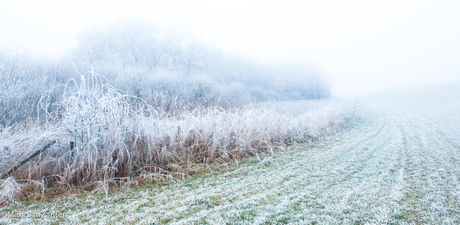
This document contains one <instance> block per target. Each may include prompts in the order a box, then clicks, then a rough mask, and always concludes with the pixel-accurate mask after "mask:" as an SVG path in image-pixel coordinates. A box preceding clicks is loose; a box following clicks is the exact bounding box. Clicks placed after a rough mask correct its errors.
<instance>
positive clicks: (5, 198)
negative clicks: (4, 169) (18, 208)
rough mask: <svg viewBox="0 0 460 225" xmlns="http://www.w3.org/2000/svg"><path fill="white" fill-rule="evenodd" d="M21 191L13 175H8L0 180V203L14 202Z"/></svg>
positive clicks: (8, 203)
mask: <svg viewBox="0 0 460 225" xmlns="http://www.w3.org/2000/svg"><path fill="white" fill-rule="evenodd" d="M20 192H21V186H20V185H19V184H18V183H17V182H16V179H14V177H8V178H6V179H5V180H0V204H2V205H10V204H16V203H17V202H16V200H15V199H16V197H17V196H18V195H19V193H20Z"/></svg>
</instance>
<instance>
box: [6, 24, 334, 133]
mask: <svg viewBox="0 0 460 225" xmlns="http://www.w3.org/2000/svg"><path fill="white" fill-rule="evenodd" d="M90 70H93V71H94V72H95V73H97V74H101V75H103V76H104V77H105V78H106V79H107V83H108V84H110V85H112V86H113V87H115V88H116V89H117V90H118V91H120V92H121V93H123V94H128V95H133V96H136V97H141V98H143V99H145V100H147V101H148V102H149V103H151V104H152V105H162V106H165V105H167V104H165V102H174V104H175V105H183V106H192V107H193V106H197V105H202V106H203V105H204V106H210V105H213V104H214V105H215V104H222V103H228V102H252V101H265V100H296V99H317V98H324V97H328V96H329V85H328V83H327V81H326V80H325V79H323V78H322V77H321V76H319V75H318V74H316V73H315V72H314V71H313V70H312V69H310V68H309V67H307V66H305V65H303V64H260V63H258V62H257V61H255V60H253V59H251V58H248V57H241V56H238V55H235V54H230V53H225V52H223V51H221V50H220V49H218V48H216V47H213V46H211V45H209V44H206V43H204V42H202V41H200V40H199V39H197V38H195V37H194V36H193V35H192V34H190V32H188V31H187V30H186V29H182V28H162V27H159V26H157V25H155V24H154V23H148V22H142V21H137V20H122V21H118V22H116V23H113V24H109V25H107V26H105V27H98V28H94V29H91V30H88V31H86V32H84V33H82V34H81V35H80V36H79V44H78V46H77V47H76V48H74V49H71V50H69V51H68V52H67V53H66V54H65V55H64V56H62V57H61V58H60V59H49V58H44V57H41V58H38V57H33V56H30V55H28V54H24V53H20V52H19V51H12V50H11V49H2V50H1V51H0V81H1V82H0V124H1V125H0V126H3V127H4V126H11V125H13V124H14V123H15V122H17V121H24V120H26V119H27V118H31V117H32V118H33V117H34V116H36V115H37V108H39V107H37V103H38V101H39V99H40V97H41V95H42V93H44V92H45V91H47V90H50V89H52V88H54V87H56V86H58V85H63V84H65V82H66V81H67V80H68V79H70V78H75V79H76V80H78V78H79V76H80V75H81V74H84V73H85V72H87V71H90ZM56 88H58V89H59V88H61V89H62V86H61V87H56ZM53 93H54V96H52V98H48V100H49V101H50V102H49V104H47V106H48V107H50V108H49V109H46V110H48V111H50V110H53V105H54V103H56V102H58V101H59V99H60V98H62V96H61V95H60V92H56V91H54V92H53ZM47 97H49V96H47Z"/></svg>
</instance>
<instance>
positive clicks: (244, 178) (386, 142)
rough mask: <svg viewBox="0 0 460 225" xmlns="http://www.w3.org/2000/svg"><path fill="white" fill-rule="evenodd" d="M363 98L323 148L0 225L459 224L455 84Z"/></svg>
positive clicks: (39, 210)
mask: <svg viewBox="0 0 460 225" xmlns="http://www.w3.org/2000/svg"><path fill="white" fill-rule="evenodd" d="M366 100H367V101H368V103H369V105H370V107H371V108H372V110H373V113H371V115H370V116H369V117H368V119H366V120H365V121H363V122H362V123H360V124H359V125H357V126H354V127H352V128H348V129H346V130H344V131H342V132H340V133H337V134H335V135H333V136H331V138H330V139H328V140H322V141H320V142H315V143H312V144H309V145H302V146H299V145H298V146H294V147H292V148H291V149H290V150H289V151H284V152H280V153H278V154H276V155H274V156H268V157H266V158H265V159H263V160H262V161H258V160H255V159H246V160H244V161H245V162H246V163H243V164H242V165H240V166H238V167H236V169H231V170H229V171H227V172H225V173H216V174H214V175H209V176H203V177H200V178H194V179H191V180H186V181H184V183H181V182H177V183H173V184H171V185H169V186H162V187H145V188H141V189H131V190H126V191H123V192H118V193H116V194H109V195H108V196H107V197H106V196H105V195H99V194H96V195H89V196H87V197H84V198H77V197H75V196H69V197H65V198H62V199H59V200H56V201H54V202H51V203H45V202H34V203H33V204H31V205H28V206H26V205H22V206H10V207H5V208H2V209H0V213H1V214H0V215H1V216H2V218H0V223H14V222H16V223H23V224H27V223H29V222H31V221H35V222H43V223H45V224H46V223H50V222H61V223H62V222H67V223H72V222H74V223H75V224H80V223H87V224H97V223H101V224H103V223H106V224H113V223H125V224H131V223H133V224H152V223H154V224H167V223H170V224H189V223H195V224H206V223H207V224H264V223H268V224H285V223H294V224H295V223H297V224H305V223H307V224H310V223H314V222H318V223H319V224H337V223H344V224H354V223H364V224H387V223H396V224H457V223H460V180H459V177H460V84H448V85H435V86H429V87H414V88H405V89H394V90H389V91H387V92H382V93H379V94H376V95H375V96H371V97H369V98H368V99H366ZM7 213H12V214H10V215H16V216H17V217H10V216H8V215H7ZM21 215H29V216H28V217H27V216H26V217H24V216H23V217H20V216H21ZM30 215H32V216H30ZM56 215H57V216H56ZM33 216H35V217H33ZM46 216H48V217H46Z"/></svg>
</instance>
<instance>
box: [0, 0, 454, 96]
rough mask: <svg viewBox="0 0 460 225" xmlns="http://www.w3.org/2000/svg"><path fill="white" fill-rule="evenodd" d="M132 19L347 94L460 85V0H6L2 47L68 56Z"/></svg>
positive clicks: (0, 13) (1, 9) (0, 11)
mask: <svg viewBox="0 0 460 225" xmlns="http://www.w3.org/2000/svg"><path fill="white" fill-rule="evenodd" d="M132 15H134V16H137V17H139V18H142V19H145V20H147V21H156V22H158V23H159V24H161V25H164V26H170V25H175V24H181V25H187V26H189V27H190V29H191V30H192V31H193V32H195V34H197V36H199V37H202V38H203V39H204V40H206V41H208V42H210V43H212V44H214V45H216V46H219V47H221V48H222V49H224V50H227V51H234V52H240V53H244V54H248V55H252V56H253V57H254V58H256V59H259V60H260V61H263V62H270V61H302V62H307V63H308V64H313V65H316V66H318V67H319V68H321V70H322V71H323V72H325V73H327V74H330V75H331V76H332V77H333V80H334V83H333V94H334V95H337V96H342V97H352V96H360V95H363V94H367V93H371V92H374V91H377V90H381V89H384V88H387V87H393V86H402V85H412V84H425V83H435V82H446V81H454V80H456V81H458V80H460V1H459V0H452V1H442V0H438V1H426V0H417V1H412V0H411V1H409V0H381V1H370V0H342V1H332V0H321V1H319V0H315V1H313V0H305V1H289V0H283V1H268V0H265V1H249V0H232V1H218V0H212V1H203V0H199V1H190V0H183V1H178V0H167V1H141V0H130V1H129V3H128V1H114V0H112V1H95V0H80V1H65V0H56V1H49V0H40V1H24V0H15V1H6V0H5V1H3V2H2V3H1V4H0V45H2V46H4V45H10V44H12V43H15V44H17V45H19V46H23V47H25V48H28V49H31V50H33V51H38V52H42V53H46V54H61V53H62V52H63V51H64V50H65V49H66V48H68V47H70V46H73V45H75V44H76V38H75V37H76V35H77V34H78V33H80V32H82V31H84V30H85V29H87V28H89V27H91V26H94V25H96V24H101V23H106V22H110V21H115V20H117V19H119V18H120V17H123V16H132ZM459 91H460V90H459Z"/></svg>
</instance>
